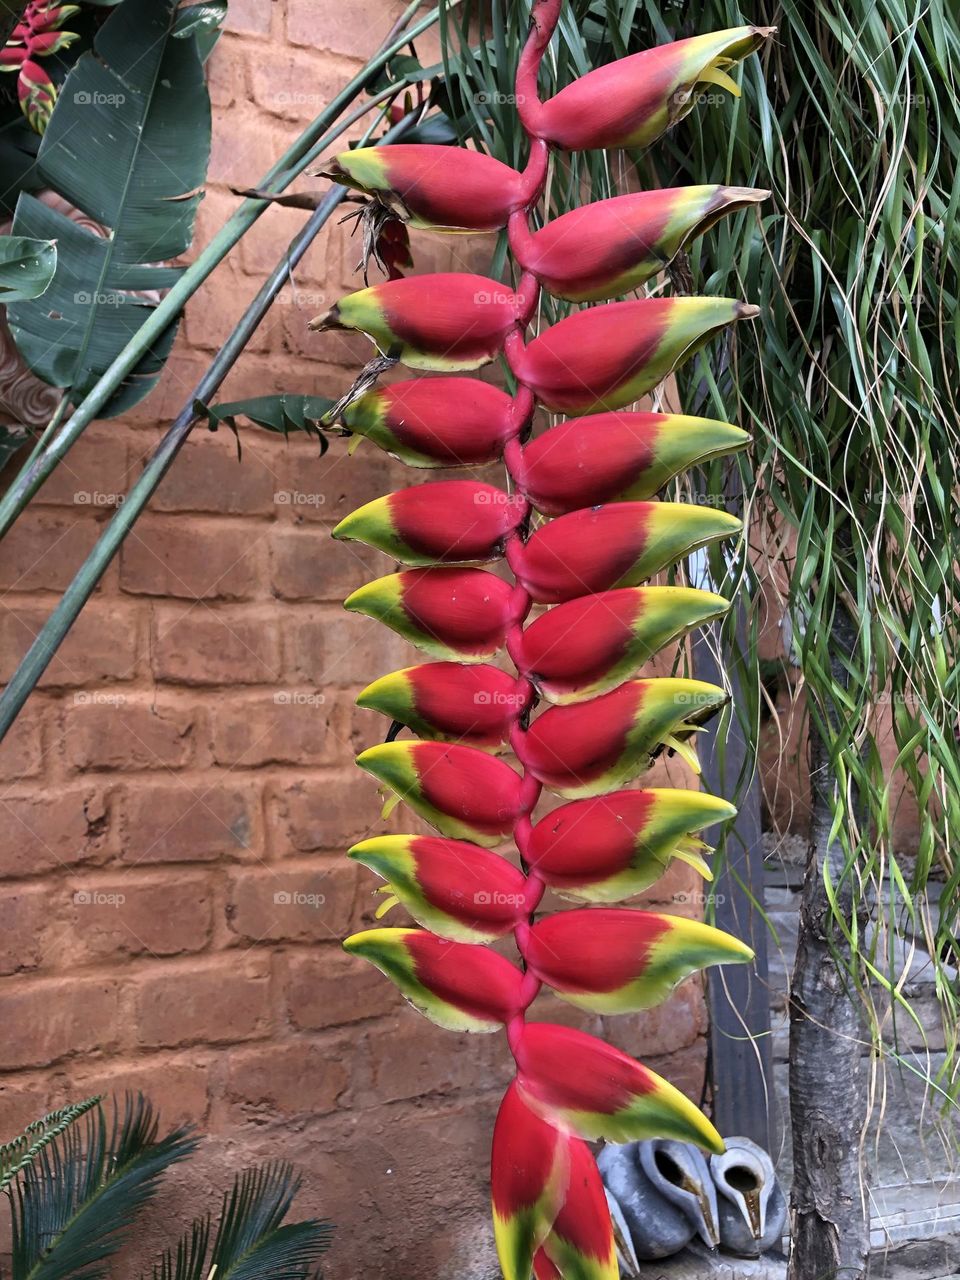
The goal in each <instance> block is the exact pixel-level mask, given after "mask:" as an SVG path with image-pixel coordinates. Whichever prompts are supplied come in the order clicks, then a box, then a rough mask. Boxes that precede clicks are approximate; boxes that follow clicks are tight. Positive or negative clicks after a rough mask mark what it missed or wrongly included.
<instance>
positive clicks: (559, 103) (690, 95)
mask: <svg viewBox="0 0 960 1280" xmlns="http://www.w3.org/2000/svg"><path fill="white" fill-rule="evenodd" d="M773 31H774V28H773V27H734V28H732V29H731V30H729V31H715V32H711V33H710V34H709V35H704V36H693V37H691V38H690V39H688V40H677V41H674V42H673V43H672V44H663V45H659V46H657V47H656V48H655V49H646V50H644V52H643V53H635V54H633V55H632V56H631V57H629V58H620V59H619V60H618V61H616V62H610V63H608V64H607V65H606V66H605V67H599V68H597V70H596V71H590V72H588V73H587V75H585V76H581V77H580V79H579V80H574V82H573V83H572V84H569V85H567V86H566V88H564V89H561V90H560V92H559V93H558V94H557V95H556V97H553V98H550V99H549V101H547V102H544V103H541V102H539V101H538V100H537V96H536V77H535V75H534V76H532V77H531V76H530V74H529V73H527V74H526V75H524V72H525V71H526V68H525V67H524V66H521V75H520V78H519V79H518V81H517V87H518V100H517V109H518V110H519V112H520V118H521V120H522V121H523V123H524V126H525V128H526V129H527V132H528V133H531V134H533V135H534V136H535V137H538V138H546V139H547V141H548V142H552V143H553V144H554V145H555V146H557V147H562V148H563V150H564V151H589V150H593V149H595V148H598V147H646V146H649V145H650V143H651V142H654V141H655V140H656V139H657V138H658V137H659V136H660V135H661V134H662V133H663V132H664V131H665V130H667V129H669V128H670V127H671V126H672V125H674V124H676V122H677V121H678V120H682V119H683V117H684V116H685V115H688V114H689V112H691V111H692V110H693V108H694V106H695V105H696V102H697V90H698V88H699V87H700V86H714V87H715V86H717V85H721V86H722V87H723V88H725V89H726V90H727V91H728V92H730V93H731V94H733V95H734V96H739V90H738V88H737V86H736V84H734V82H733V81H732V80H731V79H730V77H729V76H728V75H727V74H726V71H725V68H726V67H730V66H732V65H733V64H734V63H737V62H740V61H742V59H744V58H746V57H747V56H748V55H749V54H751V53H753V52H754V51H755V50H756V49H759V48H760V46H761V45H762V44H763V42H764V41H765V40H766V39H768V38H769V36H771V35H772V34H773Z"/></svg>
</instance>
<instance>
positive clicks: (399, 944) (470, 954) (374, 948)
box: [343, 929, 522, 1032]
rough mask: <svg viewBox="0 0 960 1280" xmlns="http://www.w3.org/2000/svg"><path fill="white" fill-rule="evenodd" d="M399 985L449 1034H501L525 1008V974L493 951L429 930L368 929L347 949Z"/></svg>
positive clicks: (424, 1012) (404, 993)
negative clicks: (522, 992) (522, 996)
mask: <svg viewBox="0 0 960 1280" xmlns="http://www.w3.org/2000/svg"><path fill="white" fill-rule="evenodd" d="M343 947H344V950H345V951H349V952H350V954H351V955H358V956H363V958H364V959H365V960H369V961H370V963H371V964H375V965H376V966H377V968H378V969H379V970H380V972H381V973H384V974H386V976H387V977H388V978H390V979H391V981H393V982H395V983H396V984H397V986H398V987H399V989H400V991H401V992H402V993H403V995H405V996H406V998H407V999H408V1000H409V1001H410V1003H411V1004H412V1005H413V1007H414V1008H415V1009H417V1010H419V1012H420V1013H422V1014H423V1015H424V1017H427V1018H429V1019H430V1021H431V1022H435V1023H437V1025H438V1026H441V1027H446V1028H447V1030H449V1031H486V1032H490V1031H499V1030H500V1028H501V1026H502V1025H503V1024H504V1023H505V1022H508V1021H509V1020H510V1018H511V1017H513V1015H514V1014H515V1013H516V1012H517V1010H518V1008H519V1005H520V983H521V981H522V975H521V973H520V970H519V969H517V968H516V967H515V966H514V965H512V964H511V963H510V961H509V960H505V959H504V958H503V956H500V955H497V953H496V952H495V951H491V950H490V949H489V948H488V947H473V946H470V945H469V944H467V943H464V942H450V941H449V939H447V938H438V937H437V936H436V935H435V934H433V933H428V932H427V931H426V930H425V929H367V930H366V932H364V933H355V934H354V935H353V937H351V938H347V940H346V942H344V944H343Z"/></svg>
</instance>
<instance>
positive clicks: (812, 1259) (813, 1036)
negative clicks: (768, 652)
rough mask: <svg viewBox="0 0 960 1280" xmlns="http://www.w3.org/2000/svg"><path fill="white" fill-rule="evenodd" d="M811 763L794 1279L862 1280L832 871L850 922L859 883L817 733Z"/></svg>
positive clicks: (858, 1127) (856, 1025)
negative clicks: (847, 860)
mask: <svg viewBox="0 0 960 1280" xmlns="http://www.w3.org/2000/svg"><path fill="white" fill-rule="evenodd" d="M854 638H855V636H854V629H853V621H852V619H851V618H850V616H849V614H847V613H846V612H845V611H842V607H838V611H837V617H836V625H835V630H834V635H833V637H832V639H833V641H834V644H835V645H836V649H837V651H838V652H850V650H851V649H852V647H853V641H854ZM833 667H834V677H835V678H836V679H837V681H838V682H840V681H841V680H843V678H844V668H843V665H842V663H841V662H840V661H839V660H838V661H836V662H835V663H834V664H833ZM810 755H811V790H812V816H811V830H810V849H809V853H808V856H807V870H806V877H805V880H804V886H803V897H802V903H801V908H800V926H799V938H798V944H797V961H796V968H795V969H794V974H793V981H792V984H791V990H790V1117H791V1124H792V1129H793V1170H794V1174H793V1193H792V1198H791V1245H790V1264H789V1273H788V1280H861V1277H863V1276H865V1275H866V1258H867V1252H868V1248H869V1227H868V1220H867V1212H866V1196H867V1191H866V1184H865V1182H864V1181H863V1180H862V1177H861V1162H860V1142H861V1137H862V1134H863V1129H864V1125H865V1123H866V1114H867V1092H866V1085H865V1079H864V1070H863V1063H862V1059H861V1052H862V1045H863V1038H862V1034H861V1020H860V1010H859V1003H858V1001H857V997H856V992H855V991H854V989H853V987H852V984H851V983H850V981H849V978H848V975H847V973H846V972H845V970H844V968H843V961H844V960H845V959H848V958H849V957H848V953H846V946H845V942H844V939H843V937H842V936H841V935H840V934H839V932H838V931H837V929H836V928H833V929H832V930H831V927H830V920H831V909H830V904H829V902H828V900H827V895H826V891H825V888H824V882H823V872H824V867H829V869H830V871H831V873H832V875H831V879H832V883H833V885H834V887H835V889H836V892H837V897H838V900H839V903H840V907H841V909H842V910H843V912H844V913H845V914H846V915H847V916H848V918H849V913H850V912H851V910H852V908H853V885H852V884H851V883H850V879H851V878H850V876H849V874H848V875H847V877H846V880H845V882H842V875H843V864H844V856H843V851H842V849H841V847H840V844H839V842H838V841H831V840H830V828H831V825H832V815H831V812H830V803H829V801H830V794H831V791H832V788H833V786H834V778H833V774H832V771H831V767H830V758H829V752H828V750H827V748H826V746H825V745H824V743H823V741H822V739H821V737H820V735H819V733H818V732H817V731H816V728H815V727H814V726H813V725H811V731H810ZM828 939H829V940H828ZM831 944H832V947H833V950H831ZM838 958H839V963H838Z"/></svg>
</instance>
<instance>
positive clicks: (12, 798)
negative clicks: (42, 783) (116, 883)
mask: <svg viewBox="0 0 960 1280" xmlns="http://www.w3.org/2000/svg"><path fill="white" fill-rule="evenodd" d="M0 814H2V817H3V825H4V830H5V832H6V833H7V835H8V838H7V839H6V840H2V841H0V875H2V876H32V875H39V874H41V873H43V872H45V871H51V870H54V869H56V868H57V867H69V866H75V865H78V864H81V863H85V862H100V861H102V860H103V859H104V857H105V856H108V855H109V854H110V853H112V852H113V851H114V850H115V849H116V846H117V829H116V820H115V816H114V812H113V802H112V797H111V795H110V793H109V792H106V791H104V790H102V789H101V788H95V787H83V788H75V789H70V790H61V789H60V788H57V790H56V791H55V792H51V791H50V789H48V788H44V790H43V791H40V792H34V793H30V794H24V795H5V796H3V797H0Z"/></svg>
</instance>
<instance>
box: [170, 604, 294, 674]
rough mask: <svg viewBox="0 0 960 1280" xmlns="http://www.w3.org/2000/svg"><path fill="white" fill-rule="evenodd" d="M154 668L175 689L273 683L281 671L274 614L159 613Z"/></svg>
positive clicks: (178, 609)
mask: <svg viewBox="0 0 960 1280" xmlns="http://www.w3.org/2000/svg"><path fill="white" fill-rule="evenodd" d="M151 668H152V670H153V674H154V675H155V676H156V678H157V679H158V680H161V681H167V682H170V683H176V684H187V685H205V684H213V685H216V684H225V685H230V686H233V685H237V684H272V683H274V682H275V681H276V680H278V679H279V678H280V670H281V664H280V633H279V630H278V624H277V618H276V610H275V609H274V610H272V611H270V612H269V613H264V612H258V613H254V612H252V611H250V610H242V609H238V608H232V609H218V610H216V611H214V610H213V609H211V608H210V607H209V606H207V605H194V606H191V607H188V608H185V607H184V606H183V605H177V606H170V607H166V608H158V609H157V610H156V612H155V613H154V618H153V650H152V657H151Z"/></svg>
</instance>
